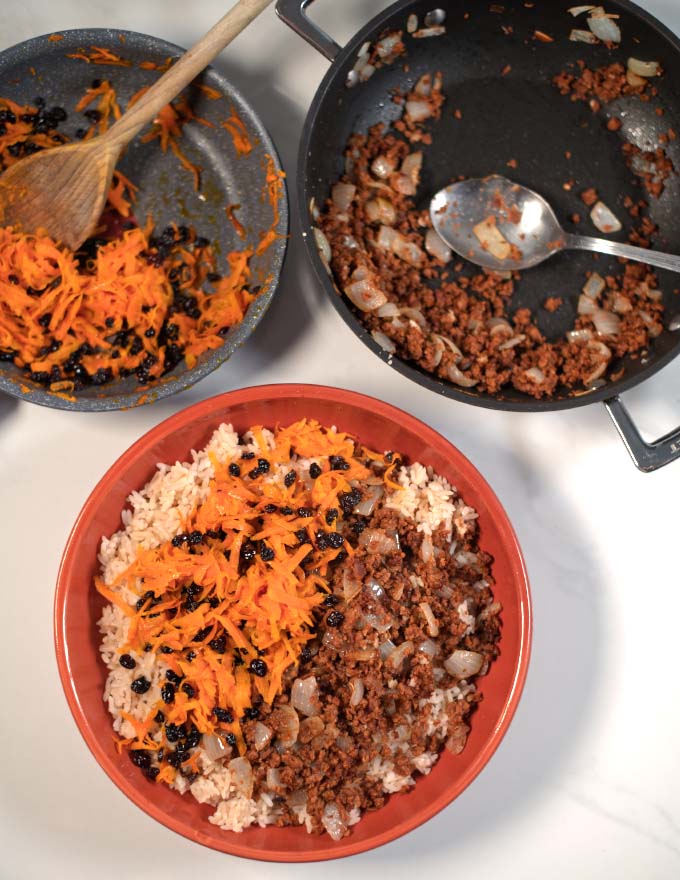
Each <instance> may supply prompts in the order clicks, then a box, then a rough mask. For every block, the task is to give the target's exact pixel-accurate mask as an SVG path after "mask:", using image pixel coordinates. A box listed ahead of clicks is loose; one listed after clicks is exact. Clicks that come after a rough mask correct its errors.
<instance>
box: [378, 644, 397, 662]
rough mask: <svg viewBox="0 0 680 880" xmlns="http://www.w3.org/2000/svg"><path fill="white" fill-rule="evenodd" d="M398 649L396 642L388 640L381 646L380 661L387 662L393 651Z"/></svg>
mask: <svg viewBox="0 0 680 880" xmlns="http://www.w3.org/2000/svg"><path fill="white" fill-rule="evenodd" d="M396 649H397V646H396V645H395V644H394V642H393V641H391V640H390V639H386V640H385V641H384V642H383V643H382V644H381V645H380V659H381V660H387V658H388V657H389V656H390V654H391V653H392V651H396Z"/></svg>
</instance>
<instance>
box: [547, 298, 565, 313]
mask: <svg viewBox="0 0 680 880" xmlns="http://www.w3.org/2000/svg"><path fill="white" fill-rule="evenodd" d="M561 305H562V297H560V296H549V297H548V299H547V300H546V301H545V302H544V303H543V308H544V309H545V310H546V312H556V311H557V310H558V309H559V307H560V306H561Z"/></svg>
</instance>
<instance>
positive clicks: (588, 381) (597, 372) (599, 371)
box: [583, 361, 608, 386]
mask: <svg viewBox="0 0 680 880" xmlns="http://www.w3.org/2000/svg"><path fill="white" fill-rule="evenodd" d="M607 366H608V363H607V361H603V362H602V363H601V364H599V365H598V366H597V367H595V369H594V370H593V372H592V373H590V374H589V375H588V376H586V378H585V379H584V380H583V384H584V385H586V386H588V385H592V384H593V382H597V380H598V379H599V378H600V377H601V376H603V375H604V374H605V373H606V372H607Z"/></svg>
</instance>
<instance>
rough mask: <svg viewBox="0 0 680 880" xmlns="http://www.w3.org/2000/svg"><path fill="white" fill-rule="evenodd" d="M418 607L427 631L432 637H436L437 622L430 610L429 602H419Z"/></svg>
mask: <svg viewBox="0 0 680 880" xmlns="http://www.w3.org/2000/svg"><path fill="white" fill-rule="evenodd" d="M418 607H419V608H420V610H421V611H422V612H423V617H424V618H425V621H426V623H427V631H428V633H429V634H430V635H431V636H432V638H433V639H436V638H437V636H438V635H439V624H438V623H437V618H436V617H435V616H434V613H433V611H432V607H431V606H430V603H429V602H421V603H420V604H419V605H418Z"/></svg>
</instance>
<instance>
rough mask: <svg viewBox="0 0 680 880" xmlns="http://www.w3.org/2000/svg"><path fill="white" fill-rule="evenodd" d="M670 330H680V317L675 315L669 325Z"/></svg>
mask: <svg viewBox="0 0 680 880" xmlns="http://www.w3.org/2000/svg"><path fill="white" fill-rule="evenodd" d="M668 329H669V330H680V315H674V316H673V317H672V318H671V320H670V321H669V323H668Z"/></svg>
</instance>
